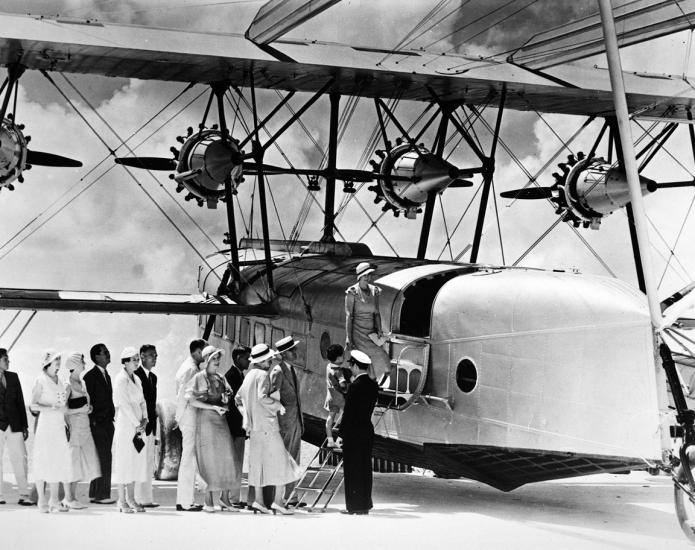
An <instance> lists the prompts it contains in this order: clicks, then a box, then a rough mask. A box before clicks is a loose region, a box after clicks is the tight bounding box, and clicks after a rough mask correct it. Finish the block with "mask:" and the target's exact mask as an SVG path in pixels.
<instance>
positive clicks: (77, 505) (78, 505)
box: [61, 499, 87, 510]
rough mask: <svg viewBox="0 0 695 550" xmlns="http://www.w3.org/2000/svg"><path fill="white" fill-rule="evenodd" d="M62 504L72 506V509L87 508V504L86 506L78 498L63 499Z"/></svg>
mask: <svg viewBox="0 0 695 550" xmlns="http://www.w3.org/2000/svg"><path fill="white" fill-rule="evenodd" d="M61 504H62V505H63V506H66V507H68V508H70V509H71V510H84V509H85V508H87V506H85V505H84V504H82V503H81V502H80V501H79V500H76V499H74V500H70V501H68V500H66V499H63V500H62V501H61Z"/></svg>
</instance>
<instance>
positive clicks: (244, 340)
mask: <svg viewBox="0 0 695 550" xmlns="http://www.w3.org/2000/svg"><path fill="white" fill-rule="evenodd" d="M250 333H251V322H250V321H249V320H248V319H242V320H241V324H240V325H239V343H240V344H242V345H244V346H248V345H250V344H251V342H249V337H250V336H251V334H250Z"/></svg>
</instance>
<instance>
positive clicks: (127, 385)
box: [111, 347, 151, 513]
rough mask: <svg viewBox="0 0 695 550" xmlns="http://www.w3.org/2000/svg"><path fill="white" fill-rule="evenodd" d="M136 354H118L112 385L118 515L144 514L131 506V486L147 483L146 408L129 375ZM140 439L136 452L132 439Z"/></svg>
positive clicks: (138, 384) (140, 508) (130, 350)
mask: <svg viewBox="0 0 695 550" xmlns="http://www.w3.org/2000/svg"><path fill="white" fill-rule="evenodd" d="M139 360H140V354H139V353H138V350H136V349H135V348H133V347H127V348H125V349H124V350H123V351H122V352H121V364H122V365H123V369H122V370H121V372H119V373H118V374H117V375H116V378H115V380H114V383H113V404H114V406H115V407H116V420H115V425H114V435H113V446H112V456H113V468H112V471H111V479H112V480H113V482H114V483H116V485H117V487H118V504H117V506H118V510H119V511H120V512H126V513H132V512H144V511H145V508H144V507H143V506H142V504H140V503H138V502H135V498H134V496H133V483H134V482H136V481H147V479H148V476H149V475H151V474H150V472H149V471H148V467H147V466H148V464H147V450H146V449H145V448H144V446H145V444H146V443H145V441H146V439H145V438H144V437H142V436H143V434H144V433H145V426H147V405H146V404H145V397H144V396H143V393H142V384H141V382H140V379H139V378H138V377H137V376H135V375H134V374H133V373H134V372H135V369H137V368H138V364H139V363H138V362H139ZM136 435H139V436H140V438H139V439H140V441H142V443H143V445H142V447H140V451H138V450H137V449H136V447H135V441H134V438H135V436H136Z"/></svg>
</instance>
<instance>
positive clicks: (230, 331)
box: [225, 317, 236, 342]
mask: <svg viewBox="0 0 695 550" xmlns="http://www.w3.org/2000/svg"><path fill="white" fill-rule="evenodd" d="M235 329H236V317H229V318H228V319H227V331H226V333H225V334H226V336H227V340H231V341H232V342H234V337H235V336H236V330H235Z"/></svg>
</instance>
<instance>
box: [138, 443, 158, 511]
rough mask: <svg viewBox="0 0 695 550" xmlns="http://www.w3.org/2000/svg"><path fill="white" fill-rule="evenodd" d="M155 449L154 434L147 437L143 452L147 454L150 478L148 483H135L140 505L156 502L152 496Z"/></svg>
mask: <svg viewBox="0 0 695 550" xmlns="http://www.w3.org/2000/svg"><path fill="white" fill-rule="evenodd" d="M155 448H156V447H155V437H154V434H150V435H148V436H146V437H145V448H144V449H143V450H144V451H145V452H146V453H147V471H148V472H149V474H150V477H149V479H148V480H147V481H142V482H140V481H136V482H135V502H138V503H140V504H152V503H153V502H154V500H153V496H152V476H153V474H154V451H155Z"/></svg>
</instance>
